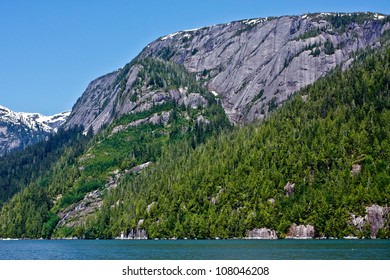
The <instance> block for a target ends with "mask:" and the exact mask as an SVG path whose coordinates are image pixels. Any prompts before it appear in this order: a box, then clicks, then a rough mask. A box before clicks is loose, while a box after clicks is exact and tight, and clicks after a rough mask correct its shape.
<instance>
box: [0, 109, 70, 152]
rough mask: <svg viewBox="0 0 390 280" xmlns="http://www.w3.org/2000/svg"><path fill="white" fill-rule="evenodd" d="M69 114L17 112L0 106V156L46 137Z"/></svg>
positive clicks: (62, 122) (56, 128) (54, 130)
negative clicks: (51, 114) (45, 114)
mask: <svg viewBox="0 0 390 280" xmlns="http://www.w3.org/2000/svg"><path fill="white" fill-rule="evenodd" d="M69 114H70V112H63V113H60V114H56V115H54V116H43V115H41V114H38V113H17V112H13V111H11V110H10V109H8V108H5V107H3V106H0V156H1V155H4V154H5V153H7V152H10V151H14V150H20V149H23V148H25V147H27V146H29V145H32V144H34V143H37V142H39V141H42V140H45V139H47V137H48V136H49V135H51V134H52V133H55V132H56V131H57V130H58V128H59V127H60V126H61V125H62V124H64V123H65V121H66V119H67V118H68V116H69Z"/></svg>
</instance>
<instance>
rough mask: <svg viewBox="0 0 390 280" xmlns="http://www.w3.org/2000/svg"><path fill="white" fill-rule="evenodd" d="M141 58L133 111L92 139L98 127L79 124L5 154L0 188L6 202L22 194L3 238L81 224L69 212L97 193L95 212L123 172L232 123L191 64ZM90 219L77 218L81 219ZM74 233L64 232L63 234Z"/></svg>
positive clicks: (5, 210)
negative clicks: (190, 68) (85, 127)
mask: <svg viewBox="0 0 390 280" xmlns="http://www.w3.org/2000/svg"><path fill="white" fill-rule="evenodd" d="M134 64H137V65H139V66H140V67H142V70H141V71H139V73H138V75H137V79H136V80H135V81H134V82H133V85H132V90H131V91H124V90H123V91H122V92H121V95H120V97H121V98H123V99H125V98H130V99H142V101H143V102H140V103H139V104H140V106H139V108H138V109H136V110H135V112H134V113H133V114H128V115H123V116H118V117H117V118H116V119H115V121H114V122H113V123H112V124H111V125H110V126H108V127H106V128H104V129H102V130H101V132H100V133H98V134H97V135H95V137H94V138H93V139H91V136H92V128H91V129H90V131H89V133H88V134H87V135H86V136H83V135H82V134H81V132H82V129H81V128H74V129H70V130H67V131H61V132H60V133H58V134H57V135H55V136H53V137H52V138H51V139H50V140H49V141H47V142H44V143H40V144H38V145H35V146H33V147H31V148H29V149H27V150H26V151H23V152H20V153H17V154H15V155H12V156H10V157H5V158H2V159H1V160H2V161H3V162H4V164H3V165H2V166H0V171H1V172H2V174H3V175H2V177H1V181H0V183H2V185H1V186H2V193H1V194H2V195H3V197H4V201H6V200H8V199H9V198H11V197H12V195H14V194H15V195H14V196H13V197H12V199H11V200H10V201H9V202H8V203H6V204H5V205H4V206H3V207H2V209H1V211H0V237H17V238H26V237H28V238H39V237H45V238H47V237H50V236H51V234H52V232H53V230H54V228H55V227H56V226H57V223H58V222H63V223H65V224H66V225H68V223H71V224H73V223H74V221H73V220H72V219H71V218H73V217H71V215H70V214H71V213H72V212H73V211H75V208H76V209H77V208H80V207H78V205H77V203H83V202H84V199H85V198H87V197H89V196H91V195H94V197H93V202H91V201H88V202H85V204H93V205H94V207H92V208H93V209H91V207H89V208H88V211H96V208H98V207H99V203H100V201H101V200H102V199H103V198H104V197H105V195H106V193H107V192H108V191H109V190H110V189H111V188H112V187H113V185H114V184H115V181H116V180H118V178H120V177H121V176H122V175H123V174H126V173H129V172H130V173H131V172H136V171H134V170H137V168H141V167H139V166H143V165H142V164H146V165H147V164H150V163H153V162H156V161H157V160H158V159H159V158H160V156H161V154H162V153H163V152H164V151H165V150H168V149H169V147H171V146H172V145H175V144H176V143H188V145H189V146H190V147H192V148H194V147H196V146H197V145H199V144H200V143H204V142H205V140H206V139H207V138H208V137H210V136H212V135H216V134H217V133H218V132H219V131H221V130H222V129H229V128H230V123H229V121H228V119H227V118H226V116H225V113H224V111H223V109H222V107H221V106H220V105H219V104H218V99H216V98H215V97H214V96H213V95H212V94H211V93H209V92H208V91H207V90H206V89H205V88H204V87H203V86H202V84H201V81H197V80H196V78H195V75H193V74H189V73H188V72H187V71H186V70H185V69H184V67H182V66H179V65H176V64H174V63H171V62H164V61H161V60H160V59H149V58H146V59H142V60H135V61H133V63H132V64H131V65H130V64H129V65H128V66H127V67H131V66H132V65H134ZM120 82H121V83H123V84H126V80H123V81H120ZM123 89H125V88H124V87H123ZM155 97H158V99H156V98H155ZM153 98H154V99H153ZM119 102H120V101H119ZM13 166H14V169H13V168H12V167H13ZM88 206H90V205H88ZM88 206H87V207H88ZM95 206H96V207H95ZM90 214H93V213H85V215H86V216H88V215H90ZM66 218H68V219H67V220H66V221H65V219H66ZM84 218H85V217H82V218H80V217H77V218H76V219H79V220H78V221H76V223H77V224H78V223H81V222H83V221H82V219H84ZM71 233H72V231H70V232H69V230H65V231H64V232H62V231H61V230H59V231H57V234H59V235H60V236H63V235H69V234H71Z"/></svg>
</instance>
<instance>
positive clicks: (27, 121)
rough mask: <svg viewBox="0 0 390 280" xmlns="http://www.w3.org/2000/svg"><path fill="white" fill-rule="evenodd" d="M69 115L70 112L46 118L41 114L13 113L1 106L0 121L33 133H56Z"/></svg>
mask: <svg viewBox="0 0 390 280" xmlns="http://www.w3.org/2000/svg"><path fill="white" fill-rule="evenodd" d="M69 115H70V111H67V112H63V113H60V114H56V115H53V116H44V115H42V114H39V113H24V112H13V111H12V110H10V109H8V108H6V107H3V106H1V105H0V121H4V122H7V123H11V124H14V125H23V126H26V127H27V128H29V129H31V130H33V131H37V130H43V131H45V132H52V131H54V132H55V131H56V130H57V128H58V127H59V126H61V125H62V124H63V123H65V121H66V120H67V118H68V116H69Z"/></svg>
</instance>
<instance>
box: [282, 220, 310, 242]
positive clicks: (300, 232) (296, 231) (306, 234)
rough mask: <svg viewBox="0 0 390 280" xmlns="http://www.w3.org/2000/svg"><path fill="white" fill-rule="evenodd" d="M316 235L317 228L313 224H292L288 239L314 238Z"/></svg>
mask: <svg viewBox="0 0 390 280" xmlns="http://www.w3.org/2000/svg"><path fill="white" fill-rule="evenodd" d="M314 237H315V228H314V227H313V226H312V225H306V226H305V225H299V226H298V225H296V224H292V225H291V227H290V229H289V231H288V234H287V236H286V239H312V238H314Z"/></svg>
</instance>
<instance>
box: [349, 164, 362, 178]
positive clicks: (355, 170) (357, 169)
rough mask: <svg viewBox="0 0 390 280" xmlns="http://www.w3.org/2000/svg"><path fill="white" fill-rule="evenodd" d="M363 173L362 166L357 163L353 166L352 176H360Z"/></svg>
mask: <svg viewBox="0 0 390 280" xmlns="http://www.w3.org/2000/svg"><path fill="white" fill-rule="evenodd" d="M361 171H362V165H361V164H357V163H356V164H353V165H352V170H351V173H352V175H359V174H360V172H361Z"/></svg>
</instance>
